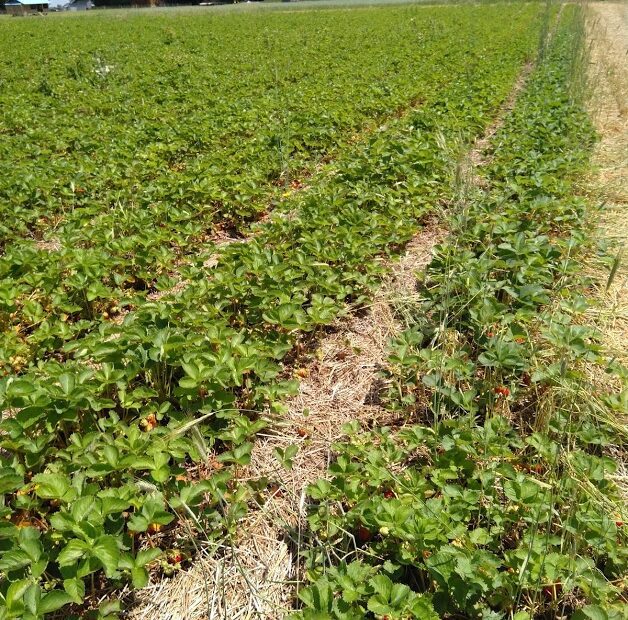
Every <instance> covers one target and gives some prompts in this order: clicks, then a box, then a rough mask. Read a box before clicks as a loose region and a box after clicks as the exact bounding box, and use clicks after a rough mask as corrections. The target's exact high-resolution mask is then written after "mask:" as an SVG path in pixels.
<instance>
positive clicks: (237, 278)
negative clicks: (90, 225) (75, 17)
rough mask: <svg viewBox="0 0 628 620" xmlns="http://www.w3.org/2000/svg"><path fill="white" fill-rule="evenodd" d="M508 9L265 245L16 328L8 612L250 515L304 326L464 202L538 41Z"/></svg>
mask: <svg viewBox="0 0 628 620" xmlns="http://www.w3.org/2000/svg"><path fill="white" fill-rule="evenodd" d="M495 10H497V9H495ZM499 10H508V11H510V12H511V13H510V18H509V19H508V20H504V21H503V22H502V23H501V25H500V26H495V25H494V24H491V25H489V24H488V22H487V20H486V18H487V16H488V15H489V14H490V10H488V9H486V8H477V9H473V10H471V12H469V13H466V12H465V13H460V14H459V15H460V17H459V18H458V19H460V20H461V21H460V24H459V28H458V29H457V31H456V34H455V42H456V45H455V46H452V47H451V49H450V50H449V51H448V52H447V53H446V54H444V55H443V59H442V60H441V61H439V62H438V63H432V64H428V65H427V66H424V67H423V66H422V67H421V73H422V76H421V79H420V80H419V81H420V83H421V89H422V90H423V91H424V99H423V101H422V104H421V106H419V107H418V108H417V109H413V110H411V111H410V112H409V113H408V114H407V115H404V116H402V117H401V118H398V119H394V120H391V121H390V123H389V124H388V125H386V126H382V127H380V128H379V129H377V130H375V131H373V132H372V133H371V134H369V135H368V136H367V137H365V138H364V139H363V140H361V141H359V142H357V143H356V144H355V145H353V147H352V148H351V149H347V150H346V152H344V153H343V154H342V156H341V157H340V158H339V159H338V161H337V162H336V163H335V164H333V165H331V166H328V167H327V168H326V169H325V170H324V171H323V172H322V173H321V174H320V176H319V177H317V179H316V183H312V187H311V188H310V189H307V190H304V191H300V192H295V193H293V194H292V195H290V196H289V197H286V200H285V202H283V203H282V204H281V206H279V207H278V208H277V210H276V213H274V214H273V217H272V219H271V220H270V222H268V223H265V224H263V225H260V226H259V228H258V230H257V234H256V235H255V236H253V237H252V238H251V239H250V240H249V241H248V242H242V243H234V244H231V245H228V246H226V247H223V248H222V249H220V250H218V251H217V250H216V248H215V247H213V246H211V245H210V246H199V247H197V248H196V254H195V256H191V257H190V258H189V260H188V261H187V263H185V264H182V265H181V267H180V269H179V272H178V273H177V274H176V276H177V277H176V278H172V279H171V281H170V285H171V286H172V285H174V284H178V286H177V287H175V289H174V290H173V291H172V292H171V293H170V294H168V295H166V296H164V297H162V298H160V299H145V300H144V301H143V303H140V302H139V301H138V300H137V299H134V302H133V305H134V306H135V307H134V308H132V311H131V312H128V313H125V312H122V311H121V310H120V309H119V308H118V310H114V309H113V308H111V307H109V306H107V308H108V309H107V310H106V312H107V314H108V315H109V318H115V319H116V320H108V319H106V318H105V319H101V320H99V321H96V320H94V319H93V317H90V316H89V314H87V315H86V316H82V315H81V310H79V309H77V308H69V309H67V311H66V312H65V314H64V315H63V316H61V315H60V316H59V317H58V319H57V320H53V319H52V318H51V314H52V312H51V310H50V308H45V307H44V308H42V309H41V310H38V312H39V318H38V319H37V320H36V321H33V323H32V324H31V325H30V326H29V327H28V328H24V327H19V328H18V329H16V330H15V329H14V330H12V332H13V335H12V336H10V338H13V339H14V340H12V341H11V342H12V343H13V344H12V345H11V346H17V347H20V346H22V347H24V348H25V351H28V353H25V354H24V355H23V358H24V359H23V360H19V362H18V363H16V360H15V359H14V360H13V369H12V371H11V370H10V369H9V372H10V374H9V376H7V377H5V378H4V379H2V380H1V381H0V399H1V402H2V406H3V408H4V409H5V416H4V420H3V421H2V423H1V425H0V431H1V432H2V436H1V437H0V447H1V448H2V452H0V459H1V460H2V466H3V469H2V470H0V472H1V475H0V484H1V488H2V492H3V493H4V494H5V501H4V506H3V507H2V508H1V509H0V515H1V516H2V517H4V519H3V520H2V521H1V522H0V536H1V539H0V544H1V549H2V551H1V553H0V569H2V570H3V572H4V574H5V575H6V577H5V579H4V580H3V581H2V584H1V585H0V592H2V596H3V597H4V600H5V608H4V611H3V613H4V617H10V618H14V617H20V618H36V617H40V616H41V615H42V614H44V613H45V612H46V611H52V610H53V609H57V608H60V607H62V606H64V605H66V604H70V603H72V604H75V605H80V604H81V603H82V602H83V600H84V599H85V597H89V595H90V593H96V592H98V593H100V594H102V592H103V590H106V589H107V588H110V587H111V588H113V587H118V586H120V585H123V584H124V583H127V582H128V581H131V582H132V583H133V585H134V586H142V585H144V584H145V583H146V582H147V579H148V577H149V574H148V570H149V569H151V568H155V570H158V569H159V564H160V563H161V564H162V566H164V567H167V566H168V565H169V564H173V563H174V564H175V565H178V564H179V563H180V562H181V561H185V558H186V557H188V556H189V553H190V551H191V548H192V541H191V540H190V536H194V535H197V536H199V537H201V538H204V539H208V538H209V539H213V538H220V537H221V536H223V535H224V534H225V532H226V531H227V530H228V529H229V528H233V527H234V526H235V524H236V523H237V519H238V518H239V517H240V516H241V515H242V514H243V512H244V511H245V510H246V508H247V498H248V492H249V491H248V489H247V488H246V487H237V486H235V485H234V484H233V483H232V481H231V480H232V474H233V472H234V470H236V469H237V468H238V467H239V466H241V465H244V464H246V463H247V462H248V459H249V454H250V449H251V443H250V440H251V438H252V437H253V435H254V434H255V433H256V432H257V431H258V430H260V429H261V428H263V427H264V425H265V424H266V423H267V418H268V416H267V415H264V416H260V412H266V413H268V412H269V411H270V412H274V413H280V411H281V407H280V405H279V404H278V403H279V402H280V399H281V397H282V396H283V395H284V394H286V393H287V392H289V391H291V390H292V389H294V381H293V380H292V379H291V377H290V373H289V370H288V368H289V364H287V363H286V362H288V363H289V361H290V359H291V356H294V355H298V353H299V348H300V343H301V342H302V338H303V336H304V334H305V333H307V332H311V331H312V330H314V329H316V328H317V327H319V326H322V325H325V324H328V323H330V322H331V321H332V320H333V319H334V318H335V317H336V316H337V315H338V314H339V313H340V312H342V310H343V308H345V307H346V304H347V303H348V302H356V303H357V302H360V301H361V300H362V299H364V298H365V296H367V295H368V294H369V291H370V290H371V289H372V288H373V287H374V286H375V285H376V283H377V281H378V278H379V277H380V275H381V273H382V271H383V267H382V264H381V261H380V260H379V257H383V256H386V255H389V254H392V253H394V252H395V251H396V250H397V249H398V248H400V247H401V246H402V245H403V243H404V242H406V241H407V240H408V239H409V238H410V237H411V235H412V233H413V232H414V231H415V230H416V229H417V228H418V227H419V226H420V221H421V218H422V217H424V215H425V214H426V213H428V212H429V211H430V210H431V209H432V208H433V205H434V204H435V203H436V202H437V201H439V200H443V199H447V198H449V196H448V194H447V187H448V186H449V181H450V180H451V176H452V174H453V167H454V163H455V160H456V158H457V156H458V154H459V151H460V149H462V148H464V144H465V143H466V142H468V141H469V140H470V139H471V138H472V137H473V136H474V135H475V134H477V133H478V132H479V131H480V130H481V129H482V127H484V126H485V125H486V124H487V123H488V122H489V121H490V119H491V117H492V116H493V115H494V114H495V112H496V110H497V109H498V107H499V105H500V104H501V102H502V101H503V100H504V99H505V97H506V96H507V94H508V92H509V90H510V88H511V86H512V83H513V81H514V79H515V77H516V75H517V74H518V72H519V70H520V67H521V66H522V65H523V63H524V62H525V60H526V59H527V58H528V57H529V55H530V53H531V52H532V50H533V49H534V47H535V42H536V40H537V37H538V32H539V30H540V28H541V25H542V20H541V14H542V12H541V9H540V8H539V7H524V8H521V7H514V6H511V7H509V8H508V9H504V8H503V7H502V8H501V9H499ZM465 11H466V9H465ZM483 11H488V13H486V15H485V14H484V13H483ZM446 14H447V12H446ZM432 15H433V14H432V13H427V14H426V19H428V20H431V19H432ZM466 15H468V18H469V19H473V20H475V21H476V22H477V23H475V25H474V26H473V27H469V26H468V25H467V17H465V18H464V19H463V16H466ZM329 19H330V20H333V16H330V17H329ZM417 19H418V18H417ZM430 23H431V24H432V25H431V27H432V28H434V29H435V31H436V32H440V30H439V29H440V26H439V23H440V22H438V20H436V21H435V22H430ZM444 23H447V21H445V22H444ZM452 36H453V35H452V34H451V33H450V37H452ZM452 40H453V39H452ZM470 58H475V59H476V62H475V63H473V62H471V63H470V64H469V59H470ZM347 62H350V59H347ZM137 213H138V214H141V213H142V211H141V210H138V211H137ZM94 229H95V230H99V229H98V227H97V226H95V228H94ZM77 234H78V233H77ZM155 242H156V243H158V240H156V241H155ZM99 243H100V244H99V245H98V246H97V247H96V248H95V249H92V250H90V252H85V253H84V254H83V257H84V259H85V260H86V261H89V265H90V269H93V270H96V272H95V273H96V276H95V277H93V272H89V271H87V272H86V273H82V274H81V277H82V278H83V280H82V281H83V284H84V288H82V289H81V288H80V286H79V287H78V290H79V291H81V293H80V295H78V294H77V299H78V300H80V299H83V300H84V302H85V303H88V302H93V301H94V300H95V299H96V298H97V297H98V295H97V294H96V296H92V295H93V294H92V293H90V292H88V286H89V285H94V283H95V282H98V281H99V278H100V275H99V273H98V269H99V267H100V265H101V264H107V262H106V250H104V249H103V248H105V247H106V244H105V241H104V240H102V241H101V242H99ZM101 250H102V252H103V253H104V254H101V253H100V252H101ZM137 257H138V255H137V254H134V253H130V255H129V262H131V263H132V262H133V261H139V259H138V258H137ZM94 261H95V262H94ZM27 264H28V261H25V265H27ZM14 271H19V270H18V269H17V268H15V267H14ZM73 275H75V276H76V275H77V274H76V273H75V274H73ZM39 286H40V285H38V287H39ZM81 295H83V297H82V298H81ZM76 304H77V305H79V301H76ZM121 305H122V304H121ZM24 307H26V305H25V306H24ZM85 307H87V308H89V307H90V306H85ZM128 309H129V308H127V310H128ZM89 312H93V307H92V309H91V310H89ZM112 315H113V316H112ZM64 317H65V318H64ZM90 319H91V320H90ZM6 338H7V340H5V342H7V341H9V337H6ZM5 346H6V345H5ZM183 528H185V530H183ZM182 531H185V534H186V535H185V537H181V536H179V534H180V533H181V532H182ZM160 549H161V551H160ZM162 552H163V553H162ZM68 613H71V612H68ZM77 613H79V612H78V611H77Z"/></svg>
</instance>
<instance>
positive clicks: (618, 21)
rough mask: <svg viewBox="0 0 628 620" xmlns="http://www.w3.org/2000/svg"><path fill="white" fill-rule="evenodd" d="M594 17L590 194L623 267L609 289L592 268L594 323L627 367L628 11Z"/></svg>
mask: <svg viewBox="0 0 628 620" xmlns="http://www.w3.org/2000/svg"><path fill="white" fill-rule="evenodd" d="M590 17H591V18H590V20H589V24H588V31H589V38H590V41H591V64H590V78H589V81H590V85H591V98H590V112H591V116H592V118H593V119H594V122H595V125H596V128H597V131H598V133H599V137H600V140H599V143H598V145H597V147H596V150H595V153H594V157H593V163H594V167H595V169H596V174H595V175H594V176H593V178H592V179H591V180H590V187H589V188H588V189H589V192H590V194H591V196H592V197H593V199H594V200H596V201H597V202H598V203H599V204H602V205H603V207H602V209H601V212H600V217H599V219H598V221H597V222H596V223H597V226H598V230H597V234H598V236H599V238H601V239H604V240H606V241H610V242H611V243H612V244H613V246H614V252H615V253H616V255H617V256H619V257H620V258H619V261H620V262H619V267H618V268H617V271H616V273H615V275H614V277H613V279H612V282H611V283H610V286H609V285H608V280H609V272H608V270H601V269H600V267H599V266H596V265H592V266H591V268H592V274H593V275H596V276H597V281H598V283H599V284H598V285H597V288H596V291H595V297H596V298H597V300H598V302H599V303H598V305H597V306H596V307H595V308H593V309H592V310H591V312H590V315H589V318H590V321H591V322H592V323H593V324H595V325H596V326H597V327H598V328H599V329H600V331H601V333H602V335H603V342H604V345H605V348H606V349H607V350H608V351H609V352H610V353H611V354H612V355H614V356H615V357H617V358H618V359H621V360H622V361H623V362H628V263H627V260H628V256H626V255H625V246H626V240H627V238H628V212H627V208H628V108H627V107H626V105H625V104H626V102H628V71H627V70H626V67H627V66H628V5H627V4H606V3H599V4H592V5H591V7H590ZM622 254H623V256H622Z"/></svg>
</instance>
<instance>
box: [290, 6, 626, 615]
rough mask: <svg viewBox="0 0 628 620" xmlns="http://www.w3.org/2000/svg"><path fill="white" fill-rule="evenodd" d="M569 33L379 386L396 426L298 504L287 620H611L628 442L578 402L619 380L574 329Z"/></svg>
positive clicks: (371, 438) (606, 407)
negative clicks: (301, 576) (301, 534)
mask: <svg viewBox="0 0 628 620" xmlns="http://www.w3.org/2000/svg"><path fill="white" fill-rule="evenodd" d="M581 31H582V15H581V14H580V9H578V8H576V7H575V6H568V7H565V10H564V16H563V18H562V21H561V23H560V26H559V28H558V29H557V31H556V34H555V36H554V37H553V38H552V39H551V42H550V43H549V46H548V47H547V48H546V47H545V46H544V47H543V48H542V50H541V54H540V58H539V64H538V67H537V68H536V70H535V72H534V74H533V75H532V77H531V79H530V81H529V83H528V84H527V86H526V89H525V92H524V94H523V95H522V96H521V98H520V100H519V101H518V102H517V105H516V108H515V110H514V111H513V112H512V113H511V114H510V115H509V116H508V118H507V120H506V122H505V125H504V127H503V128H502V129H501V130H500V131H499V132H498V134H497V135H496V136H494V139H493V145H494V147H493V149H492V151H491V154H492V157H493V159H492V161H491V163H490V164H489V165H488V166H486V168H485V169H484V170H483V171H482V172H483V177H484V184H483V185H484V186H486V189H483V190H477V189H476V190H475V192H474V193H472V197H471V199H470V204H468V205H462V207H461V211H460V213H458V214H457V215H455V216H454V217H453V218H452V231H451V237H450V238H449V239H448V240H447V241H446V242H444V243H443V244H442V245H441V246H439V247H438V248H437V252H436V254H435V257H434V259H433V261H432V262H431V264H430V265H429V267H428V269H427V272H426V274H425V276H424V278H423V279H422V281H421V282H420V293H421V297H422V298H423V301H421V302H420V303H419V304H417V305H416V307H413V308H411V310H412V311H411V312H410V315H411V316H412V320H411V321H410V324H409V325H408V329H407V330H406V331H404V332H403V333H402V334H401V336H400V337H399V338H398V340H396V342H394V343H393V345H392V350H391V357H390V367H389V371H388V373H387V375H386V380H387V382H388V383H389V385H390V386H391V389H390V393H389V394H388V396H387V398H388V402H389V404H390V407H391V409H392V410H393V411H397V412H398V414H399V416H400V417H401V419H402V421H403V424H400V425H399V426H397V425H393V426H391V427H388V428H382V429H379V430H376V431H372V432H362V431H361V430H360V429H359V428H357V425H353V426H350V427H349V428H347V432H348V439H347V441H346V443H343V444H339V445H338V446H337V448H336V449H337V452H338V456H337V459H336V460H335V462H334V463H333V464H332V465H331V467H330V470H329V475H330V478H329V479H328V480H321V481H319V482H318V483H317V484H316V485H313V486H312V487H311V488H310V491H309V492H310V496H311V498H312V500H313V503H314V506H313V510H312V514H311V516H310V517H309V523H310V526H311V532H312V541H311V544H310V545H309V546H308V548H309V551H308V552H307V553H306V558H305V559H306V561H307V565H308V569H309V576H310V578H311V580H312V581H313V584H312V585H310V586H309V587H307V588H305V589H303V590H302V591H301V592H300V598H301V601H302V604H303V611H302V612H300V613H299V614H298V616H296V617H299V618H304V619H305V618H318V617H331V618H356V619H357V618H365V617H369V618H370V617H375V618H384V617H386V618H426V619H427V618H434V619H436V618H494V619H498V618H512V619H516V620H523V619H524V618H526V619H529V618H539V619H541V618H574V619H576V618H577V619H579V620H584V619H586V618H591V619H593V618H595V619H600V620H602V619H611V618H615V619H620V618H625V617H626V613H627V612H628V606H627V605H626V598H625V595H626V581H625V578H626V574H628V572H627V571H628V546H627V544H626V542H627V536H626V531H625V528H624V521H625V518H626V516H627V515H626V514H625V504H624V502H623V501H622V497H621V493H620V490H619V489H618V488H617V486H616V484H615V482H614V477H613V474H614V473H615V471H616V467H617V464H616V463H615V461H614V460H613V459H611V458H609V456H608V454H609V452H608V450H607V448H608V447H615V448H618V447H621V446H622V445H623V444H624V443H625V440H626V436H625V429H623V430H622V427H621V426H620V425H618V424H617V423H616V421H615V420H616V416H617V415H618V414H619V413H620V412H621V411H625V408H626V394H627V393H628V392H624V393H623V394H618V393H617V392H615V391H608V392H606V391H604V390H603V389H601V388H600V387H599V386H595V385H591V383H590V377H591V372H590V369H591V367H597V368H598V369H599V371H600V374H604V371H606V373H610V374H614V375H615V376H616V377H617V378H618V379H621V378H622V377H623V378H624V379H625V378H626V370H625V369H621V368H619V367H618V366H617V364H615V363H614V362H613V361H612V360H610V361H609V360H608V359H606V358H605V357H604V355H603V352H602V351H601V350H600V347H599V346H598V345H597V342H596V334H595V332H594V330H592V329H590V328H588V327H587V326H586V325H582V314H583V312H584V311H585V310H586V308H587V307H588V302H587V299H586V298H585V297H584V294H583V291H584V287H585V285H586V280H584V279H583V276H582V271H581V254H582V252H583V251H584V250H586V249H587V244H588V239H587V234H586V230H585V229H586V221H587V220H586V204H585V203H584V202H583V201H582V200H581V199H579V198H578V197H577V196H576V195H575V189H574V182H575V179H576V176H577V175H578V174H581V173H582V172H583V171H584V169H585V168H586V162H587V157H588V155H589V150H590V147H591V145H592V142H593V137H594V136H593V131H592V128H591V126H590V124H589V122H588V119H587V118H586V115H585V113H584V112H583V108H582V105H581V100H580V98H579V96H580V95H581V93H579V92H578V90H577V88H576V86H577V84H578V76H579V71H580V70H581V67H582V64H581V63H582V50H581V48H580V47H579V46H580V45H581V43H582V40H581ZM546 43H547V42H546ZM405 310H406V311H405V312H404V316H407V315H408V312H407V311H408V308H406V309H405ZM330 558H337V560H336V561H335V562H334V561H331V562H330ZM340 560H342V561H340Z"/></svg>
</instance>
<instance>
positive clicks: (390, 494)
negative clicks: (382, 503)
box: [382, 489, 395, 499]
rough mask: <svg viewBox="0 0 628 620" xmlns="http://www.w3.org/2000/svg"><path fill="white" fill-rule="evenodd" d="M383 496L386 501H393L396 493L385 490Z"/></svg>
mask: <svg viewBox="0 0 628 620" xmlns="http://www.w3.org/2000/svg"><path fill="white" fill-rule="evenodd" d="M382 495H383V496H384V497H385V498H386V499H393V498H394V497H395V492H394V491H393V490H392V489H384V491H383V492H382Z"/></svg>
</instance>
